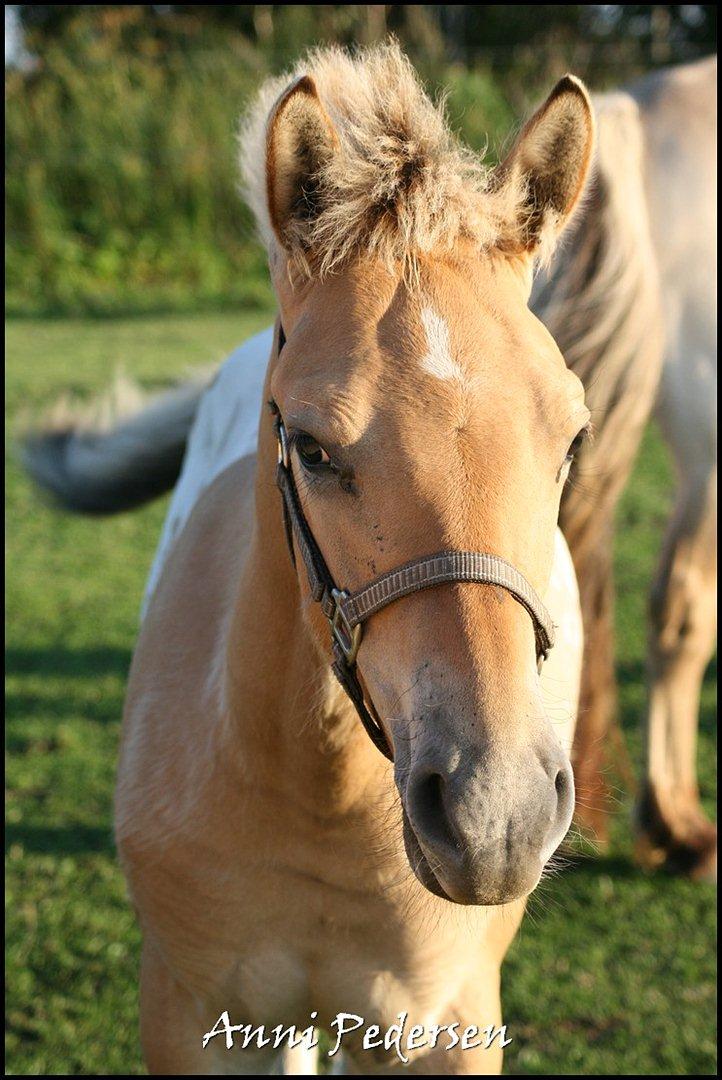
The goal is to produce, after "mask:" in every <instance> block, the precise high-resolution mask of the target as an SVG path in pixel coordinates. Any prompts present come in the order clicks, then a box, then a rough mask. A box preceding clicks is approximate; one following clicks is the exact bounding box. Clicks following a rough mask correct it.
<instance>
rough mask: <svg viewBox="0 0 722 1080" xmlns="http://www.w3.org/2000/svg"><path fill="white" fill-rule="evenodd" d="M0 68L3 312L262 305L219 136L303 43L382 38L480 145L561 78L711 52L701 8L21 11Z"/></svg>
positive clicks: (710, 12) (258, 263)
mask: <svg viewBox="0 0 722 1080" xmlns="http://www.w3.org/2000/svg"><path fill="white" fill-rule="evenodd" d="M13 10H14V11H15V12H16V13H17V17H18V19H19V20H20V23H21V25H22V27H23V29H24V32H25V40H24V49H23V52H22V55H21V56H19V57H17V58H16V62H15V64H14V65H13V66H12V67H11V68H9V69H7V68H6V73H5V93H6V109H5V120H6V136H5V138H6V168H7V180H6V184H7V186H6V212H7V233H6V272H7V285H8V294H7V303H8V310H9V311H10V312H11V313H13V314H47V313H53V314H58V313H65V314H68V313H73V314H77V313H87V312H89V313H95V314H98V313H119V312H130V311H138V310H145V311H148V310H155V311H158V310H189V309H196V310H197V309H204V310H207V309H208V308H209V307H210V306H213V307H220V306H223V307H229V306H230V307H234V308H236V309H237V308H238V307H239V306H240V305H243V306H245V307H249V306H254V305H257V304H258V303H263V302H264V301H265V302H268V300H269V293H268V286H267V280H266V275H265V272H264V266H263V260H262V258H261V255H260V252H259V249H258V246H257V245H256V244H255V242H254V238H253V230H252V226H251V222H250V218H249V215H248V213H247V211H246V209H245V207H244V206H243V204H242V203H241V200H240V199H239V197H238V190H237V168H236V160H235V159H236V146H235V139H234V132H235V130H236V125H237V121H238V117H239V115H240V113H241V111H242V109H243V106H244V103H245V102H246V100H247V99H248V97H249V95H251V94H252V93H253V92H254V90H255V89H256V88H257V87H258V85H259V83H260V82H261V81H262V79H263V77H264V76H265V75H266V74H267V73H268V72H269V71H276V70H279V69H282V68H283V67H284V66H285V65H287V64H288V63H289V62H290V61H291V60H293V59H295V58H296V57H297V56H298V54H299V52H300V51H301V50H302V49H303V48H305V47H306V46H307V45H311V44H315V43H318V42H324V41H340V42H342V43H346V44H353V43H354V42H362V43H363V42H369V41H373V40H376V39H378V38H380V37H382V36H383V35H384V34H385V33H386V32H394V33H396V34H398V36H399V37H400V38H401V40H402V42H403V43H404V45H405V46H406V48H407V49H408V51H409V53H410V54H411V56H412V58H413V59H414V60H415V62H416V64H417V66H418V67H419V68H420V70H421V72H422V74H423V75H424V76H425V77H426V78H427V80H428V81H429V83H430V84H431V86H432V88H436V89H438V88H439V87H441V86H446V87H448V88H449V112H450V116H451V119H452V123H453V125H454V127H455V128H457V129H458V130H459V131H460V132H461V134H462V135H463V136H464V137H465V138H466V139H467V140H468V141H469V142H471V144H472V145H474V146H477V147H480V146H481V145H482V144H483V142H484V141H485V140H486V137H487V136H488V137H489V141H490V154H491V156H492V157H493V155H494V154H495V153H496V152H497V151H498V149H499V147H500V143H501V141H502V139H504V138H505V137H506V136H508V134H509V132H510V130H511V128H512V125H513V124H515V123H516V122H517V121H518V120H519V118H520V117H521V116H522V115H523V114H524V112H525V110H526V109H527V108H528V107H529V105H530V103H531V102H532V101H534V100H535V99H537V98H539V97H540V96H542V95H543V94H544V93H545V92H546V91H547V90H548V89H549V88H550V87H551V85H553V83H554V81H555V80H556V79H557V78H558V77H559V75H560V74H561V73H563V72H564V71H566V70H569V69H571V70H573V71H575V72H576V73H577V74H579V75H581V76H583V77H585V78H587V79H588V80H589V81H590V83H591V84H592V85H594V86H597V87H599V86H603V85H607V84H609V83H610V82H611V83H615V84H618V83H620V82H621V81H623V80H624V79H628V78H631V77H632V76H634V75H636V74H638V73H640V72H641V71H643V70H645V69H646V68H648V67H649V66H650V65H653V64H659V63H668V62H670V61H673V60H678V59H687V58H691V57H694V56H698V55H701V54H702V53H706V52H710V51H712V49H713V48H714V40H715V11H716V8H715V7H714V6H713V5H707V6H704V5H695V6H677V7H674V6H656V7H653V6H634V5H624V6H617V7H613V6H609V5H606V6H600V5H552V6H545V5H524V4H514V5H438V6H437V5H387V6H384V5H328V4H326V5H249V6H236V5H192V4H191V5H169V4H164V5H156V6H148V5H123V4H120V5H94V4H87V5H77V4H75V5H74V4H57V5H45V6H43V5H20V6H19V7H15V8H14V9H13Z"/></svg>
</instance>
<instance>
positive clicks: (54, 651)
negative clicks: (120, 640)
mask: <svg viewBox="0 0 722 1080" xmlns="http://www.w3.org/2000/svg"><path fill="white" fill-rule="evenodd" d="M130 658H131V650H130V649H123V648H119V647H114V646H112V645H107V646H99V647H93V648H77V649H70V648H68V647H67V646H65V645H49V646H46V647H42V648H13V647H11V648H9V649H7V651H6V653H5V670H6V672H7V674H8V675H56V676H61V677H65V678H67V677H71V678H86V679H90V678H94V677H95V676H97V675H118V676H119V677H120V678H121V679H125V678H126V676H127V674H128V668H129V667H130Z"/></svg>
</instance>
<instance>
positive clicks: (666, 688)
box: [637, 469, 717, 877]
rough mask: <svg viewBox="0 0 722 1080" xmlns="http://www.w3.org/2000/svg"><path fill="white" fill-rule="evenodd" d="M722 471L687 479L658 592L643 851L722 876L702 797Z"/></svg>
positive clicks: (652, 860) (651, 859) (650, 858)
mask: <svg viewBox="0 0 722 1080" xmlns="http://www.w3.org/2000/svg"><path fill="white" fill-rule="evenodd" d="M716 579H717V561H716V470H714V469H712V470H710V471H709V472H708V473H707V475H706V476H702V477H698V478H697V479H696V480H694V481H690V478H689V477H685V478H683V487H682V490H681V492H680V495H679V498H678V502H677V506H676V509H675V513H674V515H673V518H672V521H671V522H670V526H669V529H668V532H667V536H666V540H665V544H664V549H663V554H662V560H661V563H660V567H659V570H658V573H657V577H656V580H655V583H654V587H653V591H652V603H651V609H652V633H651V642H650V653H649V680H650V686H649V703H648V712H647V718H646V726H647V738H646V774H645V783H644V788H643V791H642V794H641V797H640V800H639V804H638V807H637V821H638V827H639V830H640V835H639V840H638V845H637V851H638V854H639V857H640V859H641V860H642V861H643V862H645V863H647V864H648V865H649V864H651V865H659V864H662V863H664V864H666V865H667V866H668V867H669V868H670V869H674V870H678V871H681V872H683V873H688V874H690V875H691V876H693V877H714V875H715V873H716V865H717V831H716V829H715V827H714V826H713V825H712V824H711V823H710V822H709V821H708V820H707V818H706V817H705V815H704V813H703V811H702V809H701V807H700V803H699V792H698V788H697V768H696V741H697V739H696V737H697V716H698V710H699V697H700V688H701V683H702V678H703V675H704V670H705V667H706V665H707V663H708V661H709V659H710V656H711V655H712V651H713V648H714V640H715V630H716V602H715V593H716Z"/></svg>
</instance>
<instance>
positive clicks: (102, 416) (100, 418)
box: [20, 371, 214, 514]
mask: <svg viewBox="0 0 722 1080" xmlns="http://www.w3.org/2000/svg"><path fill="white" fill-rule="evenodd" d="M213 374H214V373H213V372H212V371H206V372H203V373H201V374H200V375H198V376H195V377H193V378H192V379H190V380H189V381H187V382H185V383H182V384H179V385H178V386H176V387H174V388H173V389H171V390H167V391H165V392H162V393H158V394H153V395H150V396H147V395H145V394H143V392H142V391H141V390H140V389H139V387H138V386H137V385H136V384H135V383H133V382H131V381H130V380H128V379H127V378H124V377H122V376H117V377H116V379H115V381H114V383H113V385H112V386H111V387H110V389H109V390H108V391H107V392H105V393H104V394H102V395H101V396H100V397H98V398H96V399H94V400H93V401H92V402H91V403H90V404H89V405H85V406H78V405H77V404H73V403H71V402H68V401H67V400H65V399H63V400H61V401H59V402H58V403H57V404H56V405H55V406H54V408H53V410H52V411H51V412H50V413H49V415H48V416H47V417H46V418H45V420H44V421H43V422H41V423H40V424H39V425H38V426H35V427H30V428H28V429H27V430H26V431H25V433H24V435H23V436H22V439H21V445H20V456H21V459H22V463H23V465H24V467H25V469H26V470H27V472H28V473H29V474H30V476H31V477H32V479H33V480H34V481H35V483H36V484H37V485H38V486H39V487H40V488H41V489H42V490H44V491H45V492H46V493H47V494H48V495H49V496H50V497H51V498H52V500H53V501H54V502H55V503H57V504H58V505H59V506H61V507H62V508H63V509H65V510H70V511H73V512H75V513H78V514H115V513H118V512H119V511H121V510H130V509H133V508H134V507H136V506H141V505H142V504H143V503H146V502H149V501H150V500H151V499H155V498H157V497H158V496H159V495H162V494H163V493H164V492H166V491H168V490H170V489H171V488H172V487H173V486H174V485H175V483H176V481H177V479H178V476H179V474H180V470H181V465H182V463H183V456H184V454H185V448H186V442H187V440H188V435H189V433H190V430H191V427H192V425H193V420H194V418H195V415H196V411H197V409H198V404H199V402H200V399H201V397H202V396H203V393H204V392H205V390H206V388H207V386H208V384H209V383H210V381H211V379H212V377H213Z"/></svg>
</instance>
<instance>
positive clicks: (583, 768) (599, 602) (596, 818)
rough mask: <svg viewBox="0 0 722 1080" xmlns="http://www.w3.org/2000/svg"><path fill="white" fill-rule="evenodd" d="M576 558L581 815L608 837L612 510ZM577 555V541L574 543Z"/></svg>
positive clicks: (576, 763) (576, 762)
mask: <svg viewBox="0 0 722 1080" xmlns="http://www.w3.org/2000/svg"><path fill="white" fill-rule="evenodd" d="M597 526H598V529H599V531H598V534H597V539H596V541H595V542H594V544H593V545H592V546H591V547H589V548H586V549H585V548H582V550H581V551H580V550H579V549H578V550H577V557H578V558H577V560H575V565H576V570H577V575H578V580H579V598H580V602H581V608H582V618H583V622H584V663H583V668H582V678H581V685H580V689H579V709H578V714H577V715H578V719H577V727H576V731H575V736H574V745H573V749H572V765H573V767H574V783H575V787H576V820H577V821H578V823H579V824H580V825H581V826H582V828H583V829H585V831H587V832H589V833H591V835H592V836H593V837H594V839H595V840H596V842H597V843H598V844H600V845H604V844H605V843H606V840H607V819H608V815H609V805H610V796H609V790H608V781H607V777H606V763H607V756H608V748H607V745H606V743H607V737H608V734H609V732H610V729H611V728H612V726H613V724H614V719H615V715H616V705H617V694H616V682H615V677H614V626H613V620H614V585H613V577H612V550H611V538H612V528H611V514H610V521H609V524H608V528H606V529H605V528H604V525H603V523H602V522H597ZM571 550H572V555H573V556H574V553H575V552H574V547H573V546H572V549H571Z"/></svg>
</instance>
